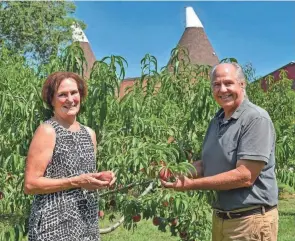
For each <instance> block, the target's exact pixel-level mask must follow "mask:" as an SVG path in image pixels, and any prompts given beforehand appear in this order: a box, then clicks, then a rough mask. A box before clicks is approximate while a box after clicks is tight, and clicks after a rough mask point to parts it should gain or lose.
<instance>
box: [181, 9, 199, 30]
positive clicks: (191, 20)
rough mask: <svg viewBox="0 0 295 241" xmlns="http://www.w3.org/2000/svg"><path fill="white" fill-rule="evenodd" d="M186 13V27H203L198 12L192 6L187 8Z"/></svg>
mask: <svg viewBox="0 0 295 241" xmlns="http://www.w3.org/2000/svg"><path fill="white" fill-rule="evenodd" d="M185 14H186V24H185V27H186V28H188V27H196V28H203V24H202V23H201V21H200V19H199V18H198V16H197V14H196V13H195V11H194V9H193V8H192V7H186V8H185Z"/></svg>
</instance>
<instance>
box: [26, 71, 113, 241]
mask: <svg viewBox="0 0 295 241" xmlns="http://www.w3.org/2000/svg"><path fill="white" fill-rule="evenodd" d="M86 94H87V89H86V84H85V82H84V81H83V79H81V78H80V77H79V76H78V75H76V74H74V73H70V72H56V73H53V74H51V75H50V76H49V77H48V78H47V80H46V81H45V83H44V85H43V89H42V98H43V100H44V102H45V103H46V104H47V105H48V106H49V107H50V108H52V110H53V113H54V115H53V117H52V118H51V119H49V120H47V121H45V122H44V123H43V124H41V125H40V126H39V127H38V129H37V130H36V133H35V134H34V137H33V139H32V142H31V145H30V148H29V152H28V156H27V164H26V170H25V193H26V194H34V195H35V197H34V201H33V204H32V210H31V215H30V219H29V241H39V240H40V241H41V240H42V241H43V240H44V241H45V240H50V241H54V240H59V241H65V240H67V241H74V240H77V241H78V240H79V241H82V240H83V241H84V240H85V241H86V240H87V241H92V240H93V241H94V240H95V241H97V240H99V230H98V203H97V195H96V192H95V190H98V189H102V188H106V187H109V186H111V185H112V184H113V183H114V182H115V179H116V178H115V175H114V173H113V172H111V171H105V172H99V173H97V172H96V164H95V163H96V162H95V153H96V136H95V132H94V131H93V130H92V129H90V128H89V127H86V126H83V125H81V124H80V123H79V122H77V119H76V117H77V114H78V113H79V110H80V104H81V101H82V100H84V98H85V97H86Z"/></svg>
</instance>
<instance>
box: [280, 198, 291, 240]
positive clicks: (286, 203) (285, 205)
mask: <svg viewBox="0 0 295 241" xmlns="http://www.w3.org/2000/svg"><path fill="white" fill-rule="evenodd" d="M294 227H295V196H294V195H293V196H289V198H287V199H282V200H280V202H279V234H278V241H291V240H295V228H294Z"/></svg>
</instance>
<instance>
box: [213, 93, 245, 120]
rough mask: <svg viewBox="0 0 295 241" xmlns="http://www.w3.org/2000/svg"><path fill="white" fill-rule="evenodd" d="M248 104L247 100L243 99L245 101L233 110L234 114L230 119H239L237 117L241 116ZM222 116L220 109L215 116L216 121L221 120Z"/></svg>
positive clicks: (222, 111)
mask: <svg viewBox="0 0 295 241" xmlns="http://www.w3.org/2000/svg"><path fill="white" fill-rule="evenodd" d="M248 103H249V99H248V98H247V97H245V99H244V100H243V102H242V103H241V104H240V105H239V107H238V108H237V109H236V110H235V112H234V113H233V114H232V116H231V117H230V119H231V118H233V119H239V117H240V116H241V114H242V113H243V112H244V110H245V109H246V106H247V104H248ZM223 116H224V110H223V109H222V108H221V109H220V110H219V111H218V112H217V113H216V115H215V117H216V118H217V119H222V118H223Z"/></svg>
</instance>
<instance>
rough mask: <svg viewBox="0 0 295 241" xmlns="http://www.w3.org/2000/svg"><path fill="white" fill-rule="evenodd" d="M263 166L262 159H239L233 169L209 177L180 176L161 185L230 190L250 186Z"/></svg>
mask: <svg viewBox="0 0 295 241" xmlns="http://www.w3.org/2000/svg"><path fill="white" fill-rule="evenodd" d="M264 166H265V162H263V161H253V160H239V161H238V162H237V166H236V168H235V169H233V170H230V171H227V172H223V173H220V174H217V175H214V176H210V177H202V178H198V179H189V178H187V177H184V176H182V177H180V178H179V179H177V180H176V181H175V182H173V183H171V182H165V181H163V180H161V182H162V185H163V186H164V187H167V188H174V189H175V190H179V191H185V190H230V189H236V188H241V187H251V186H252V185H253V183H254V182H255V180H256V178H257V177H258V176H259V174H260V172H261V170H262V169H263V167H264Z"/></svg>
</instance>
